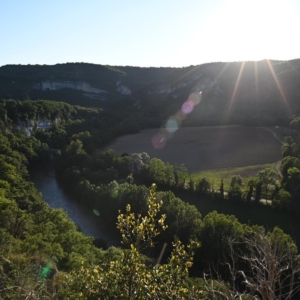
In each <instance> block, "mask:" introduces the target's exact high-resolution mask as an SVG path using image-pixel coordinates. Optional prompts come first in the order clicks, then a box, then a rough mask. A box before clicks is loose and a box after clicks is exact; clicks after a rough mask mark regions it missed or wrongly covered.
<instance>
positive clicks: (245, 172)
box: [192, 163, 276, 189]
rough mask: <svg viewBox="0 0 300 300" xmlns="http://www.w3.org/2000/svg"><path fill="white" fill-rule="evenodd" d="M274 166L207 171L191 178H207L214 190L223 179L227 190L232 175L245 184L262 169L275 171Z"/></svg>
mask: <svg viewBox="0 0 300 300" xmlns="http://www.w3.org/2000/svg"><path fill="white" fill-rule="evenodd" d="M275 166H276V164H275V163H272V164H262V165H255V166H247V167H238V168H226V169H220V170H207V171H201V172H197V173H193V174H192V177H193V179H194V180H200V179H201V178H207V179H208V180H209V181H210V182H211V183H212V184H213V185H214V188H215V189H218V188H219V187H220V184H221V180H222V179H223V182H224V188H225V189H228V187H229V184H230V181H231V177H232V176H234V175H240V176H241V177H242V178H243V182H244V183H246V182H247V180H248V179H249V178H250V177H254V176H256V175H257V173H258V172H259V171H261V170H263V169H266V168H270V169H272V170H274V171H276V167H275Z"/></svg>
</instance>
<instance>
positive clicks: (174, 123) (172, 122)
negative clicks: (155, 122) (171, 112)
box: [166, 118, 179, 133]
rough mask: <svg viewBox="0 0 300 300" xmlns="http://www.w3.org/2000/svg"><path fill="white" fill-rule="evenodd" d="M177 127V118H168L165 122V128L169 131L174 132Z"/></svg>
mask: <svg viewBox="0 0 300 300" xmlns="http://www.w3.org/2000/svg"><path fill="white" fill-rule="evenodd" d="M178 127H179V124H178V122H177V120H176V119H174V118H170V119H169V120H168V121H167V123H166V130H167V131H169V132H171V133H174V132H175V131H177V130H178Z"/></svg>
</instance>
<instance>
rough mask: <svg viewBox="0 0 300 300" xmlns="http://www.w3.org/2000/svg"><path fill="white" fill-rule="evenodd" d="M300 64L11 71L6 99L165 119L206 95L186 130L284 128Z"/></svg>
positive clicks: (0, 75)
mask: <svg viewBox="0 0 300 300" xmlns="http://www.w3.org/2000/svg"><path fill="white" fill-rule="evenodd" d="M299 68H300V60H293V61H268V60H263V61H259V62H233V63H210V64H204V65H199V66H190V67H185V68H139V67H130V66H126V67H119V66H114V67H112V66H102V65H94V64H86V63H67V64H57V65H53V66H47V65H43V66H40V65H27V66H22V65H7V66H3V67H1V68H0V98H14V99H19V100H24V99H32V100H34V99H49V100H58V101H66V102H69V103H71V104H80V105H84V106H96V107H110V108H112V109H114V110H130V111H141V112H143V113H144V114H145V115H146V116H148V117H154V116H155V117H158V116H160V117H162V118H164V117H165V118H167V117H169V116H170V115H172V114H175V113H176V111H177V110H178V109H179V108H180V107H181V105H182V104H183V103H184V102H185V101H186V100H187V99H188V97H189V95H190V94H191V93H199V92H200V91H201V92H202V101H201V103H200V104H199V105H197V106H195V107H194V109H193V111H192V112H191V113H190V115H189V116H188V118H186V120H184V122H183V125H186V126H195V125H196V126H197V125H220V124H242V125H275V124H279V125H280V124H282V125H285V124H286V123H285V122H287V120H288V118H289V117H290V116H291V115H297V114H300V104H299V101H298V99H299V95H300V85H299V81H300V75H299Z"/></svg>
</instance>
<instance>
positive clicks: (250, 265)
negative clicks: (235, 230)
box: [228, 227, 300, 300]
mask: <svg viewBox="0 0 300 300" xmlns="http://www.w3.org/2000/svg"><path fill="white" fill-rule="evenodd" d="M228 245H229V249H230V253H231V254H230V256H231V263H228V266H229V268H230V271H231V274H232V279H233V280H232V281H233V282H235V280H236V278H237V276H240V277H241V278H242V282H241V283H242V284H243V285H244V286H245V289H244V292H245V291H246V292H247V294H249V295H251V296H252V297H253V298H252V299H257V298H256V296H259V298H260V299H264V300H274V299H278V300H281V299H282V300H283V299H292V297H293V296H294V295H295V293H296V292H297V291H299V290H300V280H299V271H300V261H299V257H298V256H297V247H296V245H295V244H294V242H293V241H292V239H291V237H290V236H289V235H287V234H285V233H284V232H283V231H282V230H281V229H279V228H278V227H275V228H274V229H273V231H272V232H269V233H267V234H266V233H265V232H264V231H256V232H252V233H250V235H244V236H243V237H242V238H241V239H239V240H237V239H235V238H232V237H229V238H228ZM237 245H238V246H239V247H237V248H236V246H237ZM241 245H243V247H242V248H241V247H240V246H241ZM238 262H239V263H238ZM239 266H243V269H240V268H239ZM233 288H234V286H233ZM236 292H237V296H238V294H239V293H238V289H236Z"/></svg>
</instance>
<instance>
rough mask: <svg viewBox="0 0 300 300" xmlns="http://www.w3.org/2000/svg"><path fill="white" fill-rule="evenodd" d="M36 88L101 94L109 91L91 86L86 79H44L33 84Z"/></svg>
mask: <svg viewBox="0 0 300 300" xmlns="http://www.w3.org/2000/svg"><path fill="white" fill-rule="evenodd" d="M33 88H34V89H37V90H42V91H47V90H48V91H55V90H60V89H73V90H78V91H83V92H86V93H93V94H101V93H107V91H105V90H101V89H97V88H94V87H92V86H90V85H89V84H88V83H86V82H85V81H50V80H46V81H42V82H40V83H35V84H34V85H33Z"/></svg>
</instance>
